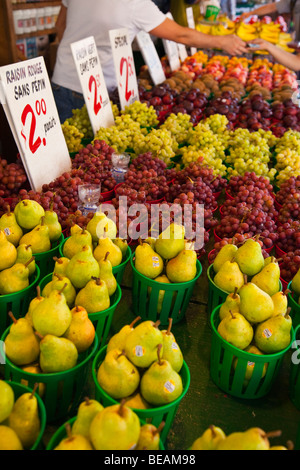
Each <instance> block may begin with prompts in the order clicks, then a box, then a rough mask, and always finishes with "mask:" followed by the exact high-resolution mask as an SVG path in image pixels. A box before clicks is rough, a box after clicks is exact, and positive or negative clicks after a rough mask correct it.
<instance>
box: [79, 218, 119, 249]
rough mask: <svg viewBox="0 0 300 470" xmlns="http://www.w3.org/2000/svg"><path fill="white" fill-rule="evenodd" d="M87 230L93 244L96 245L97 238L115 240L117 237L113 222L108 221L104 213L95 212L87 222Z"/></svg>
mask: <svg viewBox="0 0 300 470" xmlns="http://www.w3.org/2000/svg"><path fill="white" fill-rule="evenodd" d="M86 228H87V230H88V231H89V232H90V234H91V235H92V239H93V242H96V243H98V240H99V238H102V237H104V236H106V237H108V238H110V239H111V240H112V239H115V238H116V236H117V227H116V224H115V223H114V221H113V220H111V219H109V217H107V215H106V214H105V213H104V212H99V211H97V212H95V213H94V215H93V217H92V218H91V219H90V220H89V222H88V224H87V226H86Z"/></svg>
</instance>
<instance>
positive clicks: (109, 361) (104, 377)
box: [97, 349, 140, 400]
mask: <svg viewBox="0 0 300 470" xmlns="http://www.w3.org/2000/svg"><path fill="white" fill-rule="evenodd" d="M97 380H98V383H99V385H100V387H102V388H103V390H104V391H105V392H106V393H107V394H108V395H109V396H111V397H112V398H115V399H116V400H118V399H121V398H126V397H128V396H130V395H132V394H133V393H134V392H135V391H136V390H137V388H138V386H139V383H140V374H139V371H138V369H137V368H136V367H135V366H134V364H132V363H131V362H130V361H129V360H128V359H127V357H126V356H125V352H124V351H121V350H120V349H113V350H111V351H110V352H108V353H107V354H106V356H105V358H104V360H103V362H102V363H101V365H100V367H99V369H98V371H97Z"/></svg>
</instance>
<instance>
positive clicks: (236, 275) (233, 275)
mask: <svg viewBox="0 0 300 470" xmlns="http://www.w3.org/2000/svg"><path fill="white" fill-rule="evenodd" d="M214 283H215V284H216V286H217V287H219V289H221V290H223V291H225V292H228V293H229V294H231V293H233V292H234V291H235V289H236V288H238V289H240V288H241V287H242V285H243V284H244V276H243V274H242V272H241V270H240V268H239V265H238V264H237V262H236V261H234V260H231V261H225V263H224V264H222V266H221V267H220V269H219V271H218V272H217V274H216V275H215V277H214Z"/></svg>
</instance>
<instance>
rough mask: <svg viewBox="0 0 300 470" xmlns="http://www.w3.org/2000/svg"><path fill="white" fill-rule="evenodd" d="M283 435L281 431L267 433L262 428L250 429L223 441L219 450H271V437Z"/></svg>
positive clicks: (230, 435) (236, 433)
mask: <svg viewBox="0 0 300 470" xmlns="http://www.w3.org/2000/svg"><path fill="white" fill-rule="evenodd" d="M278 435H281V432H280V431H275V432H272V433H266V432H264V431H263V430H262V429H260V428H250V429H248V430H247V431H244V432H234V433H231V434H229V435H228V436H226V438H225V439H221V441H220V442H219V444H218V447H217V450H269V448H270V441H269V437H275V436H278Z"/></svg>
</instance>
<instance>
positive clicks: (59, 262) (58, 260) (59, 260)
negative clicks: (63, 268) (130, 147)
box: [53, 256, 63, 264]
mask: <svg viewBox="0 0 300 470" xmlns="http://www.w3.org/2000/svg"><path fill="white" fill-rule="evenodd" d="M53 261H55V263H58V264H63V260H62V259H60V258H57V256H54V257H53Z"/></svg>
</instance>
